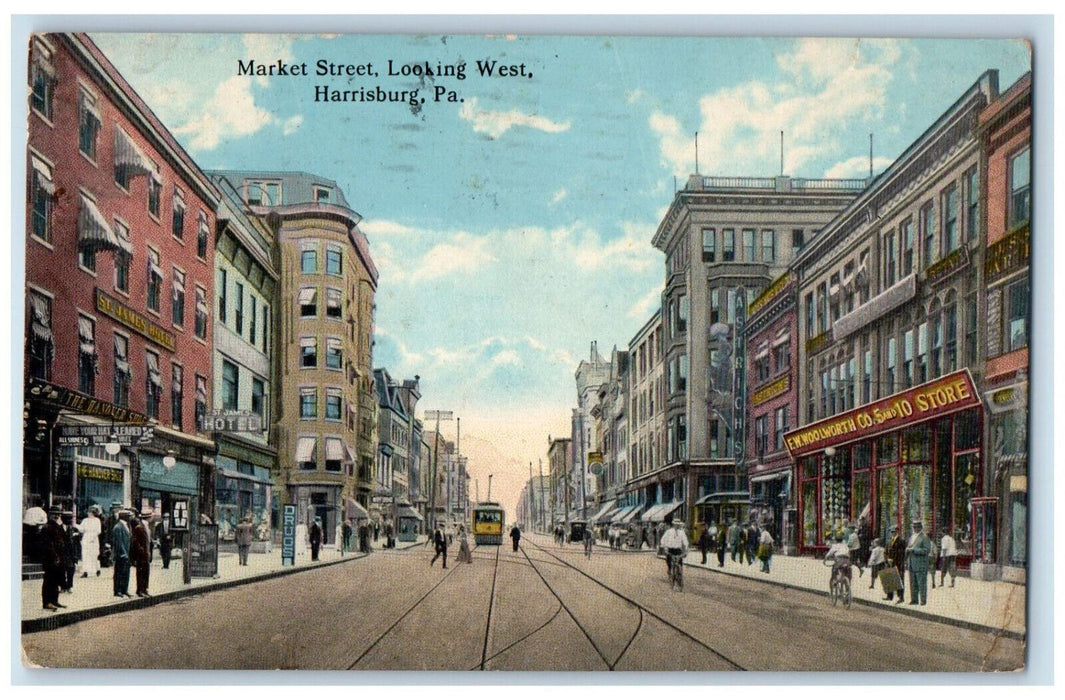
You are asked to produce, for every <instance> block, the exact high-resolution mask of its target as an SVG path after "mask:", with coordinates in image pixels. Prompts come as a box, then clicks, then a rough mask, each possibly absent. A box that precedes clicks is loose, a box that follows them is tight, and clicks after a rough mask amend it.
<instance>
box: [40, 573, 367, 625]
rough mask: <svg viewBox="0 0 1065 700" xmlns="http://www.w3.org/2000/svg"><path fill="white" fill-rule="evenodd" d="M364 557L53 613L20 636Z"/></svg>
mask: <svg viewBox="0 0 1065 700" xmlns="http://www.w3.org/2000/svg"><path fill="white" fill-rule="evenodd" d="M368 556H370V555H369V554H357V555H354V556H352V557H346V558H343V559H337V560H335V561H326V562H322V561H320V562H317V563H315V564H313V565H306V566H300V567H295V566H294V567H291V568H287V569H279V570H276V571H267V572H264V573H261V574H254V575H252V576H246V577H244V578H237V579H232V580H229V581H216V582H214V583H207V584H204V585H192V584H189V586H188V587H187V588H182V589H179V590H176V591H169V592H167V593H160V594H158V595H151V596H149V597H148V598H130V599H129V600H123V601H121V602H115V603H105V604H104V605H100V606H97V607H94V608H86V609H84V610H74V611H71V612H66V613H56V614H55V615H52V616H50V617H38V618H35V619H32V620H23V621H22V634H33V633H35V632H47V631H49V630H54V629H59V628H60V627H66V626H68V625H73V624H76V623H78V622H84V621H85V620H91V619H93V618H97V617H104V616H107V615H114V614H116V613H121V612H128V611H130V610H139V609H141V608H148V607H151V606H153V605H159V604H160V603H168V602H170V601H172V600H177V599H179V598H187V597H188V596H193V595H200V594H202V593H213V592H214V591H221V590H224V589H226V588H233V587H235V586H241V585H244V584H246V583H258V582H260V581H267V580H269V579H273V578H279V577H281V576H289V575H291V574H298V573H300V572H303V571H311V570H314V569H321V568H325V567H327V566H336V565H338V564H346V563H348V562H353V561H357V560H359V559H365V558H366V557H368Z"/></svg>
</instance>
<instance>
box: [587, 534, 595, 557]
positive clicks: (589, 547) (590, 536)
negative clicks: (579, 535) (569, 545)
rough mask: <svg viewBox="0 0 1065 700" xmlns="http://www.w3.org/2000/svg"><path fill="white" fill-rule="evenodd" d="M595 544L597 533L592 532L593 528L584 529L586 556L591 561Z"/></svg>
mask: <svg viewBox="0 0 1065 700" xmlns="http://www.w3.org/2000/svg"><path fill="white" fill-rule="evenodd" d="M594 544H595V533H594V532H592V528H590V527H586V528H584V556H586V557H588V558H589V559H591V557H592V545H594Z"/></svg>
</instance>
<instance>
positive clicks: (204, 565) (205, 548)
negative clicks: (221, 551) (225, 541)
mask: <svg viewBox="0 0 1065 700" xmlns="http://www.w3.org/2000/svg"><path fill="white" fill-rule="evenodd" d="M189 573H190V575H191V576H195V577H197V578H211V577H213V576H215V575H216V574H218V526H217V525H196V526H195V527H194V528H193V529H192V547H191V548H190V552H189Z"/></svg>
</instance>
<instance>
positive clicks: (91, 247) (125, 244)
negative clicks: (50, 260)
mask: <svg viewBox="0 0 1065 700" xmlns="http://www.w3.org/2000/svg"><path fill="white" fill-rule="evenodd" d="M78 248H79V249H81V250H83V251H88V252H90V253H98V252H100V251H101V250H112V251H115V252H118V251H121V252H124V253H126V254H129V255H132V254H133V245H132V244H131V243H130V242H129V241H128V240H127V241H123V240H122V239H121V238H119V237H118V236H117V235H115V232H114V231H112V230H111V227H110V226H109V225H108V223H107V219H106V218H105V217H104V215H103V214H102V213H101V212H100V210H99V209H98V208H97V207H96V202H94V201H92V200H91V199H89V198H88V197H86V196H85V195H84V194H82V195H81V212H80V214H79V215H78Z"/></svg>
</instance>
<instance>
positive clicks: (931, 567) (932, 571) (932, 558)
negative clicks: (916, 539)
mask: <svg viewBox="0 0 1065 700" xmlns="http://www.w3.org/2000/svg"><path fill="white" fill-rule="evenodd" d="M928 541H929V543H930V544H931V547H929V549H928V575H929V577H931V579H932V588H935V587H936V570H937V569H938V568H939V547H937V546H936V541H935V540H933V539H932V538H931V537H929V538H928Z"/></svg>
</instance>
